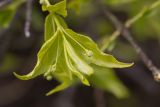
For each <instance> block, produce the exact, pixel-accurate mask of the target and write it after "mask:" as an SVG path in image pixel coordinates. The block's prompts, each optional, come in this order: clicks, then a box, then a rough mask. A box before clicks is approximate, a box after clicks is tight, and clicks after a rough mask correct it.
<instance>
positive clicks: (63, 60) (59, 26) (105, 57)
mask: <svg viewBox="0 0 160 107" xmlns="http://www.w3.org/2000/svg"><path fill="white" fill-rule="evenodd" d="M42 10H44V11H49V15H48V16H47V17H46V20H45V43H44V44H43V46H42V47H41V49H40V51H39V53H38V61H37V64H36V66H35V68H34V69H33V71H32V72H30V73H29V74H27V75H24V76H20V75H18V74H16V73H14V74H15V76H16V77H18V78H19V79H22V80H28V79H32V78H34V77H37V76H39V75H41V74H43V75H44V77H46V79H47V80H51V79H52V78H53V77H54V78H56V79H57V80H58V81H59V82H60V83H61V85H59V86H57V87H56V88H54V89H53V90H51V91H50V92H48V93H47V95H50V94H53V93H55V92H57V91H60V90H63V89H65V88H67V87H69V86H70V85H71V84H73V83H75V82H76V81H77V79H78V78H79V79H80V80H81V82H82V83H83V84H85V85H88V86H89V85H90V84H89V82H88V79H87V78H88V77H89V76H90V75H92V74H93V73H94V72H96V71H95V70H96V68H99V67H107V68H124V67H129V66H131V65H132V64H127V63H122V62H119V61H117V60H116V59H115V58H114V57H113V56H112V55H109V54H105V53H103V52H101V51H100V49H99V48H98V46H97V45H96V43H94V41H92V40H91V39H90V38H89V37H87V36H84V35H81V34H78V33H76V32H74V31H72V30H71V29H69V28H67V25H66V24H65V22H64V20H63V19H62V18H61V17H60V16H59V15H61V16H64V17H65V16H67V11H66V0H64V1H61V2H59V3H57V4H55V5H50V4H46V3H42Z"/></svg>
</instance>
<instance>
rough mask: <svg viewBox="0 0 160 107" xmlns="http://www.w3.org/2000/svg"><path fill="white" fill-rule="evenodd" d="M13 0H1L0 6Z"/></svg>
mask: <svg viewBox="0 0 160 107" xmlns="http://www.w3.org/2000/svg"><path fill="white" fill-rule="evenodd" d="M11 1H12V0H3V1H1V2H0V8H1V7H3V6H5V5H6V4H8V3H10V2H11Z"/></svg>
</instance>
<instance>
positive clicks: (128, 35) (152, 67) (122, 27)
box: [96, 0, 160, 81]
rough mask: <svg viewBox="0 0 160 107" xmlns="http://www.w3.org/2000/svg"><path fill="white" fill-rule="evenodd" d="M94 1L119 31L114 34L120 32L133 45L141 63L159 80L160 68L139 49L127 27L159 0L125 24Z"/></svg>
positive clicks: (156, 4) (152, 7) (158, 2)
mask: <svg viewBox="0 0 160 107" xmlns="http://www.w3.org/2000/svg"><path fill="white" fill-rule="evenodd" d="M96 1H97V3H98V5H99V7H100V8H101V10H102V11H103V13H104V15H105V16H106V18H108V19H109V20H110V21H111V22H112V23H113V24H114V25H115V27H116V29H117V30H116V31H115V32H119V33H116V36H117V37H118V36H119V35H120V34H122V36H123V37H124V38H125V39H126V40H127V41H128V42H129V43H130V44H131V45H132V46H133V47H134V49H135V51H136V52H137V54H139V56H140V58H141V59H142V61H143V63H144V64H145V65H146V66H147V68H148V69H149V70H150V71H151V72H152V74H153V76H154V78H155V80H157V81H160V70H159V69H158V68H157V67H156V66H155V65H154V64H153V62H152V61H151V60H150V59H149V58H148V57H147V55H146V54H145V53H144V52H143V50H142V49H141V47H140V46H139V45H138V44H137V43H136V41H135V40H134V39H133V37H132V35H131V33H130V32H129V30H128V29H127V28H128V27H130V26H131V25H132V24H133V23H134V22H136V21H137V20H138V19H140V18H142V17H143V16H144V15H145V13H146V12H148V11H150V10H152V9H154V8H155V7H157V6H158V5H159V4H160V1H157V2H155V3H154V4H153V5H151V7H149V8H148V9H147V11H145V12H143V14H142V15H139V14H138V15H137V16H138V17H137V16H135V17H134V18H133V19H131V20H129V21H127V22H126V24H125V25H123V24H122V23H121V21H119V20H118V18H116V17H115V16H114V15H113V14H112V13H111V12H110V11H109V10H108V9H107V8H105V7H104V6H103V5H102V4H101V3H100V2H99V0H96ZM113 35H114V33H113Z"/></svg>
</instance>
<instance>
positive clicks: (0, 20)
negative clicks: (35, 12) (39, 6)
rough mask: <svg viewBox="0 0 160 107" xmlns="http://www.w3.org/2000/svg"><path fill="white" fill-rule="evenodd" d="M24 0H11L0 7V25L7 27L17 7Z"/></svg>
mask: <svg viewBox="0 0 160 107" xmlns="http://www.w3.org/2000/svg"><path fill="white" fill-rule="evenodd" d="M24 2H25V1H24V0H13V2H12V3H11V4H9V5H7V6H5V7H3V8H1V9H0V27H2V28H7V27H8V26H9V24H10V23H11V21H12V19H13V17H14V15H15V13H16V11H17V9H18V7H19V6H20V5H21V4H22V3H24Z"/></svg>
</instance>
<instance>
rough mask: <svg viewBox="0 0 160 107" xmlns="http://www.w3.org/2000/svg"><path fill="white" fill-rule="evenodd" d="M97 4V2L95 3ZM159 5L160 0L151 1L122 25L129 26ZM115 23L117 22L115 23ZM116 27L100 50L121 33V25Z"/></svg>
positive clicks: (104, 48)
mask: <svg viewBox="0 0 160 107" xmlns="http://www.w3.org/2000/svg"><path fill="white" fill-rule="evenodd" d="M97 4H99V3H97ZM159 5H160V0H157V1H156V2H154V3H152V4H151V5H149V6H146V7H144V8H142V10H141V11H140V12H139V13H138V14H137V15H135V16H134V17H132V18H130V19H129V20H127V21H126V22H125V24H124V26H125V27H126V28H130V27H131V26H132V25H133V24H134V23H135V22H137V21H138V20H140V19H141V18H143V17H145V16H147V15H148V14H149V13H151V12H152V11H154V10H155V9H156V8H157V7H158V6H159ZM101 8H104V7H101ZM103 10H105V9H103ZM107 14H108V16H109V18H110V19H111V20H112V22H115V23H117V21H116V19H115V18H114V17H112V16H111V15H109V13H107ZM108 16H107V17H108ZM115 25H117V24H115ZM116 28H117V27H116ZM118 29H119V30H118ZM118 29H117V30H116V31H115V32H113V33H112V35H111V36H110V37H109V40H108V42H106V44H104V45H103V46H102V47H101V50H102V51H104V50H106V49H107V48H108V46H109V45H110V44H111V43H112V41H114V40H115V39H116V38H117V37H118V36H120V34H121V32H120V31H121V27H118Z"/></svg>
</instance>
